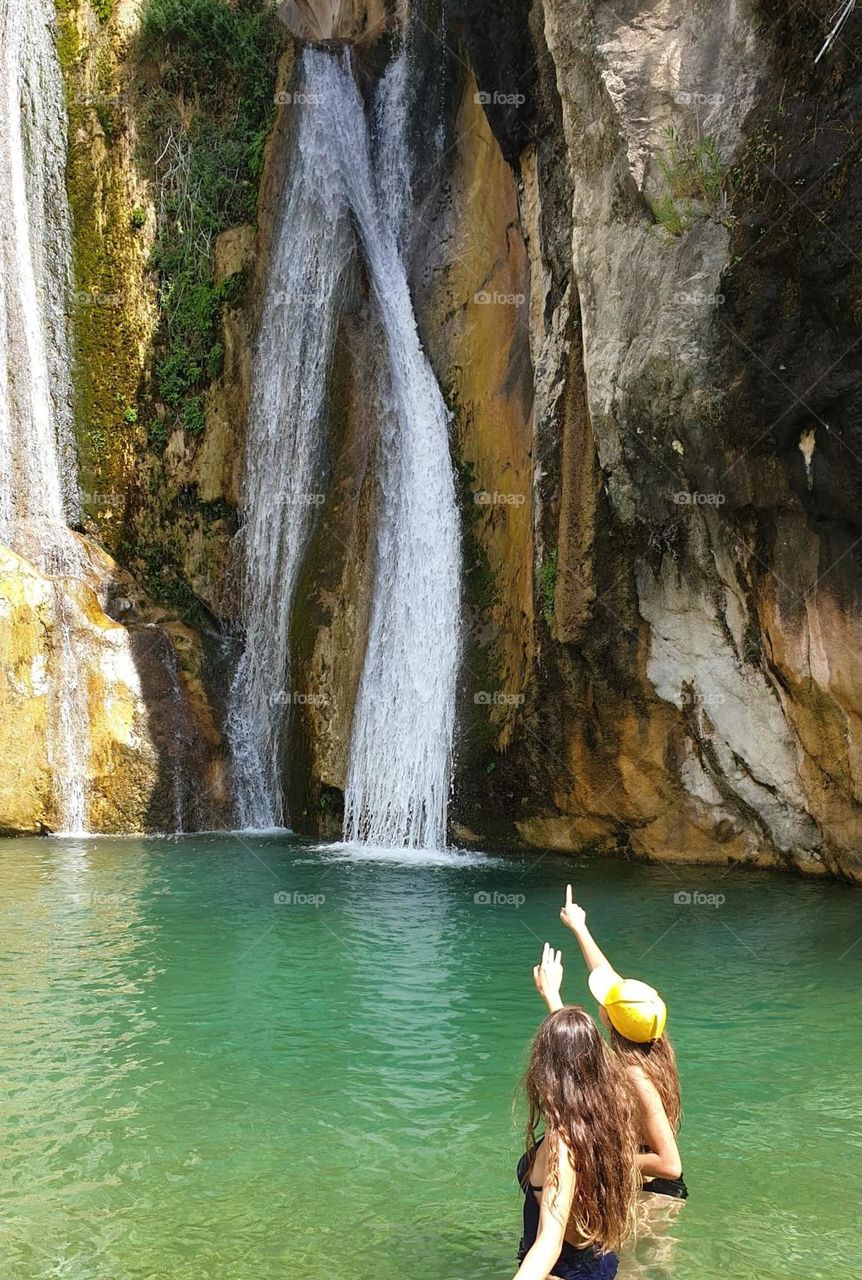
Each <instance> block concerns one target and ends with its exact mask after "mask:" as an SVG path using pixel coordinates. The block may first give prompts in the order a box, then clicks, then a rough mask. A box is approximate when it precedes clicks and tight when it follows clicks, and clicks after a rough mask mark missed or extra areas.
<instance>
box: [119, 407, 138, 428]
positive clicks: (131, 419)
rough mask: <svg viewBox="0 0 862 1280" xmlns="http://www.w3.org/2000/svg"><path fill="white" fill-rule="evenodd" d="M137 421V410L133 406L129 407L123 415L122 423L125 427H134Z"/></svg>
mask: <svg viewBox="0 0 862 1280" xmlns="http://www.w3.org/2000/svg"><path fill="white" fill-rule="evenodd" d="M137 420H138V410H137V408H136V407H135V405H133V404H132V405H129V407H128V409H127V410H126V411H125V413H124V414H123V422H125V424H126V426H129V427H132V426H134V425H135V423H136V422H137Z"/></svg>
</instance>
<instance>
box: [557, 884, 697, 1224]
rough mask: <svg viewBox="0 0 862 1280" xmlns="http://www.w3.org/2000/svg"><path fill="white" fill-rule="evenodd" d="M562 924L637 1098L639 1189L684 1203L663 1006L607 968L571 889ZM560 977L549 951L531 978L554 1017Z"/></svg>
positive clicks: (673, 1069) (673, 1071)
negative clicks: (577, 948)
mask: <svg viewBox="0 0 862 1280" xmlns="http://www.w3.org/2000/svg"><path fill="white" fill-rule="evenodd" d="M560 919H561V920H562V922H563V924H564V925H566V926H567V927H568V928H569V929H571V931H572V933H574V935H575V937H576V938H577V940H578V945H579V946H580V949H581V953H582V955H583V957H584V962H585V964H586V966H587V970H588V972H589V986H590V991H591V992H592V993H593V995H594V996H595V998H596V1000H597V1001H598V1002H599V1006H600V1016H601V1018H602V1021H603V1022H604V1023H605V1025H606V1026H607V1027H608V1028H609V1029H610V1033H611V1047H612V1049H613V1051H614V1054H615V1056H616V1058H617V1060H618V1061H619V1062H620V1063H621V1064H622V1066H623V1067H624V1069H625V1073H626V1078H627V1080H628V1082H629V1086H630V1088H631V1091H632V1095H633V1097H634V1100H635V1106H636V1115H637V1122H638V1128H639V1131H640V1143H641V1147H640V1154H639V1155H638V1164H639V1166H640V1173H641V1178H642V1180H643V1190H644V1191H646V1192H649V1193H650V1194H651V1195H660V1196H671V1197H672V1198H673V1199H675V1200H685V1199H686V1198H687V1197H688V1189H687V1187H686V1185H685V1182H684V1181H683V1176H682V1162H681V1160H680V1155H679V1147H678V1145H677V1134H678V1132H679V1127H680V1121H681V1117H682V1106H681V1100H680V1086H679V1074H678V1072H677V1066H676V1055H675V1053H674V1049H673V1045H672V1044H671V1042H670V1039H669V1037H668V1035H667V1033H666V1031H665V1024H666V1022H667V1008H666V1006H665V1003H664V1001H663V1000H662V999H661V997H660V996H659V994H658V992H657V991H655V990H654V989H653V988H652V987H649V986H647V985H646V983H643V982H637V981H636V980H635V979H633V978H621V977H620V976H619V974H618V973H617V972H616V971H615V970H614V969H613V967H612V966H611V965H610V964H609V963H608V960H607V959H606V957H605V956H604V955H603V954H602V952H601V951H600V950H599V948H598V946H597V945H596V942H595V941H594V939H593V937H592V935H591V933H590V931H589V929H588V928H587V917H586V912H585V911H584V909H583V907H580V906H578V904H577V903H576V902H575V901H574V900H573V898H572V886H571V885H567V886H566V902H565V906H564V907H563V909H562V910H561V912H560ZM562 976H563V972H562V964H561V963H560V956H559V952H557V953H556V956H555V955H554V952H553V951H552V950H551V948H549V947H547V946H546V948H545V955H544V956H543V958H542V964H541V965H539V966H537V968H536V970H535V971H534V978H535V981H536V985H537V987H538V988H539V991H540V993H541V995H542V997H543V999H544V1000H545V1003H546V1004H547V1006H548V1008H549V1009H550V1010H551V1011H553V1010H555V1009H561V1008H562V1007H563V1002H562V999H561V997H560V986H561V984H562Z"/></svg>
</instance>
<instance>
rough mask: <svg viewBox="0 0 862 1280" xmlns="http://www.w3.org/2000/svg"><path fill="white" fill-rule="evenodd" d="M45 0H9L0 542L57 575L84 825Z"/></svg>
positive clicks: (62, 214) (54, 691) (57, 761)
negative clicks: (69, 586)
mask: <svg viewBox="0 0 862 1280" xmlns="http://www.w3.org/2000/svg"><path fill="white" fill-rule="evenodd" d="M53 17H54V15H53V5H52V4H50V3H48V0H30V2H28V3H26V4H22V3H20V0H0V37H2V49H0V97H2V105H3V110H2V113H0V259H2V260H0V539H2V540H3V541H4V542H5V543H6V544H7V545H9V546H11V547H12V549H13V550H14V551H16V552H17V553H18V554H20V555H21V556H23V557H25V558H26V559H28V560H30V561H31V563H33V564H34V565H36V566H37V568H39V570H40V571H41V572H43V573H44V574H45V575H46V576H47V577H49V578H51V579H52V584H53V589H54V615H55V620H56V630H55V634H54V635H53V636H52V640H53V645H52V653H51V671H50V676H51V703H52V705H51V709H50V714H49V722H50V727H51V728H50V739H49V742H48V756H49V762H50V764H51V768H52V774H53V777H54V787H55V799H56V804H57V809H58V816H59V820H60V823H61V825H62V827H63V829H64V830H66V831H69V832H81V831H83V830H84V829H85V826H86V776H87V762H86V758H85V754H86V744H87V742H88V740H89V720H88V708H87V689H86V680H85V678H84V673H83V671H82V670H80V669H79V664H78V662H77V658H76V653H75V643H74V636H73V631H72V620H71V610H70V606H69V601H68V596H67V587H66V584H65V583H64V579H65V580H68V579H73V578H80V577H81V576H82V575H83V561H82V553H81V551H80V548H79V546H78V544H77V542H76V540H75V538H74V536H73V535H72V533H71V532H70V530H69V528H68V523H67V521H68V520H70V519H71V520H75V519H77V516H78V505H77V504H78V498H77V476H76V469H75V462H74V446H73V434H72V414H71V387H70V382H69V370H70V367H71V356H70V352H69V344H68V338H67V333H66V308H67V302H68V297H69V288H70V281H71V233H70V222H69V211H68V206H67V203H66V194H65V188H64V182H65V138H66V116H65V110H64V106H63V85H62V76H61V72H60V67H59V64H58V62H57V56H56V51H55V49H54V44H53V39H52V23H53Z"/></svg>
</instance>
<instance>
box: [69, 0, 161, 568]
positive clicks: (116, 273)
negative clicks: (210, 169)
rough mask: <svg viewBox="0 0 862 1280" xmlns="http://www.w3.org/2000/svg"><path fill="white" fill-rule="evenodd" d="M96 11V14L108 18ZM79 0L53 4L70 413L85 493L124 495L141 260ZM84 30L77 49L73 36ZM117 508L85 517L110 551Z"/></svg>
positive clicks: (95, 44) (103, 56)
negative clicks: (69, 277) (67, 277)
mask: <svg viewBox="0 0 862 1280" xmlns="http://www.w3.org/2000/svg"><path fill="white" fill-rule="evenodd" d="M110 8H111V6H106V7H105V9H104V14H103V16H105V17H107V16H109V9H110ZM82 11H84V12H86V10H84V9H83V4H82V0H58V3H57V16H58V49H59V51H60V61H61V66H62V68H63V72H64V77H65V81H66V104H67V111H68V115H69V155H68V163H67V170H66V185H67V192H68V196H69V205H70V209H71V213H72V230H73V268H74V278H75V285H74V295H73V298H72V309H71V322H72V334H73V339H74V350H75V369H74V386H75V414H76V428H77V436H78V443H79V452H80V456H81V479H82V488H83V490H84V491H85V492H89V493H99V492H111V493H119V492H125V490H126V488H127V483H128V478H129V476H130V474H131V473H132V469H133V466H134V444H133V438H134V436H135V432H134V429H133V428H134V425H135V424H134V423H133V422H132V421H130V419H129V418H128V416H127V414H128V410H129V407H130V406H133V405H136V403H137V399H138V394H139V389H140V383H141V374H142V355H141V316H142V312H143V311H144V309H145V304H144V302H143V301H142V291H141V266H142V261H141V254H140V250H139V248H138V246H137V245H136V244H135V241H134V237H133V235H132V232H131V228H130V226H129V212H128V195H127V190H126V182H125V177H124V174H123V172H122V171H121V170H120V169H119V168H118V167H116V166H114V164H113V163H112V162H105V161H104V160H103V152H102V146H101V136H104V140H105V143H106V144H107V145H110V143H111V141H112V139H113V138H115V137H116V136H118V134H119V133H120V132H121V131H122V129H123V128H124V127H125V114H124V112H125V108H124V105H123V103H124V86H123V84H122V78H121V71H120V68H119V66H118V64H117V60H116V54H115V50H114V44H115V42H116V40H115V36H114V34H113V33H112V31H111V30H110V29H109V28H104V29H102V28H99V29H96V30H93V29H92V28H86V27H84V26H83V25H82V24H81V23H80V21H79V18H80V14H81V12H82ZM84 29H86V30H88V32H89V35H88V39H87V43H85V44H82V43H81V37H80V31H81V30H84ZM123 510H124V508H123V505H122V504H118V505H117V506H115V507H114V506H105V505H104V504H102V505H94V506H93V508H92V509H88V510H87V511H86V515H87V516H88V519H90V520H91V521H92V522H93V523H94V524H95V525H96V526H97V527H98V531H99V534H100V536H101V537H102V538H103V539H104V541H105V543H106V544H107V546H108V547H109V549H111V550H112V551H116V547H117V544H118V540H119V537H120V536H121V528H120V524H121V522H122V520H123V518H124V515H123Z"/></svg>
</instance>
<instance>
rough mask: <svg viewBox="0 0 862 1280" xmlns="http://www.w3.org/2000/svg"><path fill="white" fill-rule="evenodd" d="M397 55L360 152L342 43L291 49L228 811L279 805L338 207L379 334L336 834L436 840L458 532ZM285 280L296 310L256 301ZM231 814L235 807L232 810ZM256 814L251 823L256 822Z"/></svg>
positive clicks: (430, 844) (448, 728)
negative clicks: (371, 543) (366, 607)
mask: <svg viewBox="0 0 862 1280" xmlns="http://www.w3.org/2000/svg"><path fill="white" fill-rule="evenodd" d="M404 56H405V55H404V54H402V55H401V57H400V58H399V60H397V61H396V63H395V64H394V65H393V66H392V67H390V69H389V71H388V72H387V75H386V77H384V80H383V81H382V83H381V86H380V90H379V92H378V96H377V100H376V106H375V111H374V132H375V143H376V145H375V148H374V156H376V161H377V163H376V165H375V163H374V159H373V158H372V146H371V139H370V137H369V131H368V126H367V123H366V115H365V106H364V103H363V100H362V97H361V95H360V93H359V90H358V88H357V85H356V82H355V80H354V77H353V72H352V68H351V64H350V60H349V55H348V54H347V53H344V54H342V55H340V56H336V55H333V54H329V53H325V52H323V51H320V50H313V49H309V50H306V51H305V53H304V54H303V59H302V70H303V80H304V84H305V97H306V105H305V107H304V109H303V112H302V117H301V120H300V122H299V129H298V143H297V151H298V157H297V161H296V163H295V164H294V166H293V170H292V173H291V178H290V187H289V190H288V192H287V195H286V199H285V202H284V209H285V214H284V216H283V218H282V232H281V237H280V242H279V248H278V252H277V255H276V261H275V263H274V269H273V276H272V279H271V282H270V289H269V295H268V297H267V301H266V304H265V307H264V318H263V325H262V336H261V344H260V350H259V352H258V354H257V361H256V377H255V390H254V395H253V412H252V419H251V433H250V439H249V451H248V459H247V480H246V491H245V492H246V497H245V527H244V531H243V534H242V550H243V553H244V590H243V604H244V615H245V619H246V645H245V652H244V654H243V658H242V660H241V662H240V666H239V669H238V672H237V677H236V679H235V681H234V687H233V690H232V698H231V703H232V713H231V724H232V735H231V736H232V741H233V744H234V758H235V768H236V777H237V781H238V784H239V788H238V789H239V806H238V808H239V815H240V818H241V819H242V820H243V824H244V825H245V824H246V823H248V824H249V825H268V822H267V819H269V820H272V819H273V818H275V819H276V820H277V819H278V818H280V817H281V816H282V815H283V804H282V800H281V788H280V781H279V779H280V768H281V754H282V749H283V743H282V738H281V734H282V727H283V723H284V714H283V711H284V708H283V705H275V706H274V705H273V701H272V698H273V694H274V693H275V692H276V691H278V690H280V689H282V688H285V687H286V685H285V682H286V681H288V682H289V674H288V666H289V663H288V630H289V620H290V610H291V604H292V599H293V592H294V589H295V585H296V578H297V572H298V568H299V565H300V563H301V560H302V555H303V552H304V550H305V547H306V545H307V539H308V534H309V531H310V525H311V522H310V517H309V512H308V510H307V505H303V503H302V502H299V503H297V500H296V495H297V494H300V495H301V494H302V493H308V492H309V490H310V489H311V488H312V487H313V485H314V484H315V483H320V477H321V467H322V457H323V452H324V450H323V445H322V442H321V434H322V431H321V428H322V418H323V408H324V399H325V391H326V375H327V368H328V364H329V360H330V357H331V353H332V339H333V333H334V325H335V321H336V316H335V315H334V314H333V312H334V309H335V307H336V306H337V303H338V293H337V281H338V278H339V275H340V273H341V271H342V270H343V268H344V266H345V263H346V260H347V257H348V255H349V253H350V251H351V234H350V230H349V221H348V219H347V216H346V215H347V214H348V213H349V214H350V215H352V220H353V224H354V226H355V232H356V235H357V236H358V240H359V244H360V247H361V250H362V253H363V256H364V260H365V264H366V268H367V272H368V277H369V280H370V284H371V290H372V299H373V303H374V305H375V308H376V310H377V313H378V315H379V319H380V322H381V327H382V331H383V334H384V335H385V342H386V360H385V364H386V366H387V378H386V383H387V385H386V388H385V392H384V400H385V403H384V406H383V409H382V412H381V413H380V415H379V422H378V423H376V424H375V427H376V430H377V433H378V440H377V470H378V482H379V498H378V521H379V523H378V529H377V537H376V547H375V574H374V597H373V603H372V610H371V620H370V626H369V635H368V644H367V649H366V654H365V662H364V667H363V672H362V676H361V679H360V686H359V693H358V697H357V705H356V708H355V712H354V723H353V731H352V741H351V750H350V764H349V771H348V781H347V788H346V796H345V838H346V839H348V840H361V841H365V842H368V843H373V844H379V845H383V846H408V847H414V848H434V847H440V846H441V845H442V844H443V843H444V842H445V834H446V811H447V804H448V795H449V787H450V775H451V757H452V736H453V730H454V705H455V685H456V678H457V670H458V659H459V651H460V644H459V621H460V543H459V530H458V517H457V508H456V500H455V487H454V480H453V474H452V465H451V461H450V458H449V441H448V426H449V421H448V412H447V410H446V406H445V404H444V402H443V398H442V396H441V393H440V389H439V387H438V386H437V382H436V380H435V378H434V375H433V372H432V370H431V367H430V365H429V363H428V360H427V358H426V356H425V354H424V352H423V350H422V347H421V344H420V341H419V336H418V333H417V330H416V320H415V316H414V313H413V305H412V301H411V297H410V291H409V287H408V283H407V275H406V271H405V266H404V262H403V259H402V252H403V247H404V244H405V240H406V235H407V230H408V229H409V228H408V227H407V223H406V220H407V218H408V217H409V214H410V199H409V186H410V184H409V175H410V166H409V154H408V149H407V142H406V137H405V124H406V113H405V110H404V98H405V77H406V74H407V73H406V69H405V66H404V63H403V61H402V59H403V58H404ZM286 289H287V290H288V291H289V290H291V289H299V290H301V291H302V292H303V294H304V306H303V307H302V309H301V310H294V311H292V312H289V313H288V314H286V315H281V316H280V315H279V312H278V309H277V306H276V304H275V301H274V299H275V298H277V297H278V296H279V295H280V294H281V293H283V292H284V291H285V290H286ZM249 819H251V821H250V822H249ZM261 819H263V821H261Z"/></svg>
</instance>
